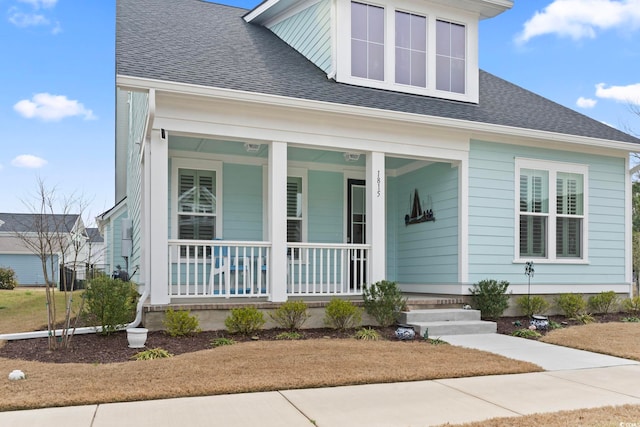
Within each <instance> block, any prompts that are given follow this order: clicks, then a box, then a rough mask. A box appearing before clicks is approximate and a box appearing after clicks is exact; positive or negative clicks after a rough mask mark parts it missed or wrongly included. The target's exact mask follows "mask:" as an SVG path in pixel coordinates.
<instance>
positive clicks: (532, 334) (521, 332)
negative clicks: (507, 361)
mask: <svg viewBox="0 0 640 427" xmlns="http://www.w3.org/2000/svg"><path fill="white" fill-rule="evenodd" d="M511 335H513V336H514V337H519V338H531V339H535V338H540V337H541V336H542V334H540V332H538V331H535V330H533V329H518V330H517V331H513V332H512V333H511Z"/></svg>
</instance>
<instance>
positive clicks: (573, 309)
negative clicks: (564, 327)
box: [554, 294, 587, 319]
mask: <svg viewBox="0 0 640 427" xmlns="http://www.w3.org/2000/svg"><path fill="white" fill-rule="evenodd" d="M554 301H555V302H556V305H557V306H558V308H559V309H560V311H562V312H563V313H564V315H565V316H567V317H568V318H570V319H575V318H576V316H577V315H579V314H581V313H582V312H583V311H584V310H585V309H586V308H587V303H586V302H585V300H584V298H583V297H582V295H579V294H561V295H558V296H557V297H556V298H555V299H554Z"/></svg>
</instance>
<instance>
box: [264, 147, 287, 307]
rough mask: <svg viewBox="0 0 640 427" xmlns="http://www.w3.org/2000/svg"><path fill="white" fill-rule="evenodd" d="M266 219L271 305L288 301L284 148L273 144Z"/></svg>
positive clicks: (285, 151) (285, 163)
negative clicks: (272, 302)
mask: <svg viewBox="0 0 640 427" xmlns="http://www.w3.org/2000/svg"><path fill="white" fill-rule="evenodd" d="M268 177H269V179H268V181H269V187H268V188H269V193H268V199H269V202H268V208H267V217H268V219H269V222H268V232H269V236H268V238H269V240H270V241H271V260H270V261H271V264H270V265H269V266H268V274H269V283H270V284H271V292H270V296H269V300H270V301H274V302H283V301H286V300H287V144H286V143H285V142H276V141H274V142H272V143H271V147H270V150H269V170H268Z"/></svg>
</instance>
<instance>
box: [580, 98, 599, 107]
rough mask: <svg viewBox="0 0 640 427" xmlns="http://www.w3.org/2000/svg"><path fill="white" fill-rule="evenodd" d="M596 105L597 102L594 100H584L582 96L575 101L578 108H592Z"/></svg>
mask: <svg viewBox="0 0 640 427" xmlns="http://www.w3.org/2000/svg"><path fill="white" fill-rule="evenodd" d="M597 103H598V101H596V100H595V99H591V98H584V97H582V96H581V97H580V98H578V100H577V101H576V105H577V106H578V107H580V108H593V107H595V106H596V104H597Z"/></svg>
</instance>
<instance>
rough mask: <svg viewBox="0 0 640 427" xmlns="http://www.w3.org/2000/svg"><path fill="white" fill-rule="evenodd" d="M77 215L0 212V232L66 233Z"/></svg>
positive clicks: (74, 222)
mask: <svg viewBox="0 0 640 427" xmlns="http://www.w3.org/2000/svg"><path fill="white" fill-rule="evenodd" d="M78 218H79V215H77V214H55V215H40V214H30V213H2V212H0V232H10V233H25V232H35V231H37V230H39V229H44V230H47V231H48V232H55V231H56V230H58V231H60V232H62V233H66V232H68V231H71V230H73V228H74V226H75V224H76V222H77V221H78Z"/></svg>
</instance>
